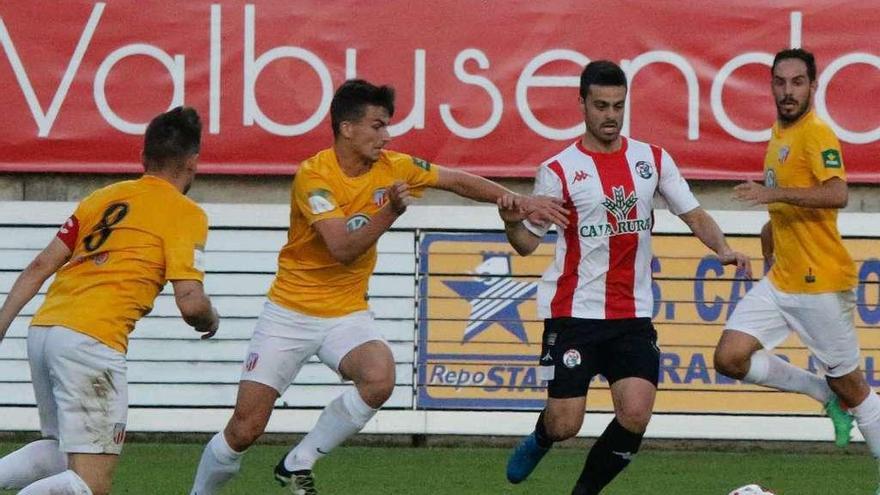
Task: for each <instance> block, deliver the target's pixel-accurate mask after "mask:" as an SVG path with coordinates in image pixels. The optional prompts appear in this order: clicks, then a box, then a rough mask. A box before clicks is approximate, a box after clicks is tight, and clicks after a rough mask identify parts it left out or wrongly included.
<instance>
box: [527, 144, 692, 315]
mask: <svg viewBox="0 0 880 495" xmlns="http://www.w3.org/2000/svg"><path fill="white" fill-rule="evenodd" d="M621 139H622V144H621V147H620V150H618V151H616V152H614V153H594V152H591V151H587V150H586V149H585V148H584V147H583V146H582V145H581V142H580V140H578V141H577V142H576V143H574V144H572V145H571V146H569V147H567V148H565V149H564V150H563V151H562V152H561V153H559V154H558V155H556V156H554V157H553V158H551V159H549V160H547V161H546V162H544V163H543V164H541V167H540V168H539V169H538V173H537V176H536V178H535V191H534V193H535V194H539V195H544V196H552V197H557V198H562V199H563V200H564V201H565V204H566V207H567V208H568V209H569V226H568V228H566V229H565V230H564V231H562V232H560V234H559V237H558V239H557V241H556V259H555V260H554V261H553V264H552V265H550V267H549V268H548V269H547V271H545V272H544V275H543V277H542V279H541V283H540V284H539V285H538V317H539V318H560V317H567V316H570V317H574V318H590V319H609V320H612V319H623V318H640V317H651V316H652V312H653V307H654V298H653V293H652V291H651V258H652V252H651V228H652V227H653V223H654V215H653V208H654V204H653V203H654V193H655V192H657V191H659V193H660V195H662V196H663V198H664V199H665V200H666V203H667V205H668V207H669V210H670V211H671V212H672V213H674V214H676V215H680V214H682V213H687V212H689V211H691V210H693V209H694V208H696V207H698V206H699V202H697V199H696V198H695V197H694V195H693V193H691V191H690V188H689V187H688V184H687V182H686V181H685V180H684V178H683V177H682V176H681V174H680V173H679V171H678V167H677V166H676V165H675V162H674V161H673V160H672V157H670V156H669V154H668V153H666V152H665V151H664V150H662V149H661V148H659V147H657V146H654V145H649V144H647V143H642V142H640V141H636V140H633V139H627V138H623V137H622V138H621ZM525 225H526V228H528V229H529V230H530V231H531V232H532V233H534V234H535V235H538V236H544V234H546V233H547V230H548V229H549V226H547V227H546V228H545V227H541V226H537V225H534V224H531V223H529V222H528V221H526V222H525Z"/></svg>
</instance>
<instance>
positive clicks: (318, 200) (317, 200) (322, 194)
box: [309, 189, 336, 215]
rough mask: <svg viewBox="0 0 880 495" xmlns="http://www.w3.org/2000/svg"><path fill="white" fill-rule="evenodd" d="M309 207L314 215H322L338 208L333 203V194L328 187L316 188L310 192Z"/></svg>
mask: <svg viewBox="0 0 880 495" xmlns="http://www.w3.org/2000/svg"><path fill="white" fill-rule="evenodd" d="M309 208H311V209H312V214H313V215H320V214H321V213H327V212H328V211H333V210H335V209H336V205H334V204H333V195H332V194H330V191H328V190H326V189H314V190H312V191H310V192H309Z"/></svg>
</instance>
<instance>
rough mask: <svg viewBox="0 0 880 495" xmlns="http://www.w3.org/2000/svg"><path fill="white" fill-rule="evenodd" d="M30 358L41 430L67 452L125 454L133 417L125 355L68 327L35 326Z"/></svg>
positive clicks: (32, 329) (30, 337) (29, 343)
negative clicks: (130, 420)
mask: <svg viewBox="0 0 880 495" xmlns="http://www.w3.org/2000/svg"><path fill="white" fill-rule="evenodd" d="M27 345H28V361H29V362H30V366H31V381H32V382H33V386H34V395H35V397H36V400H37V410H38V411H39V413H40V430H41V432H42V434H43V436H45V437H49V438H57V439H58V442H59V444H60V449H61V451H62V452H69V453H77V454H117V455H118V454H119V453H120V452H122V444H123V442H124V441H125V423H126V421H127V418H128V380H127V378H126V364H125V354H123V353H121V352H119V351H117V350H115V349H111V348H110V347H107V345H105V344H103V343H101V342H99V341H97V340H95V339H94V338H92V337H89V336H88V335H85V334H82V333H79V332H75V331H73V330H70V329H67V328H64V327H57V326H56V327H31V328H30V329H29V330H28V339H27Z"/></svg>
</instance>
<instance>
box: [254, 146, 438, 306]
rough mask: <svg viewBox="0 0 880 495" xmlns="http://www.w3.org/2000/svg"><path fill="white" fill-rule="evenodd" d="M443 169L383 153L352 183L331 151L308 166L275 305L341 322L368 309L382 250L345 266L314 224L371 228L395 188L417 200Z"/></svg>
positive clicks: (295, 200)
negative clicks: (404, 187)
mask: <svg viewBox="0 0 880 495" xmlns="http://www.w3.org/2000/svg"><path fill="white" fill-rule="evenodd" d="M437 178H438V170H437V167H435V166H432V165H431V164H430V163H428V162H426V161H424V160H421V159H419V158H415V157H412V156H409V155H405V154H403V153H396V152H394V151H383V152H382V154H381V155H380V157H379V159H378V160H377V161H376V162H375V163H374V164H373V166H372V168H370V170H369V172H367V173H365V174H363V175H360V176H357V177H349V176H347V175H346V174H345V173H344V172H343V171H342V169H341V168H340V167H339V162H338V161H337V159H336V153H335V152H334V151H333V149H332V148H331V149H326V150H324V151H321V152H320V153H318V154H317V155H315V156H313V157H311V158H309V159H308V160H306V161H304V162H303V163H302V164H301V166H300V169H299V171H298V172H297V173H296V177H294V180H293V188H292V192H291V204H290V230H288V233H287V244H285V245H284V247H283V248H282V249H281V253H280V254H279V255H278V274H277V275H276V277H275V281H274V282H273V283H272V288H271V289H270V290H269V299H271V300H272V301H273V302H275V303H276V304H278V305H281V306H283V307H286V308H289V309H292V310H294V311H298V312H300V313H304V314H307V315H311V316H319V317H325V318H329V317H337V316H343V315H347V314H349V313H353V312H355V311H361V310H365V309H367V307H368V305H367V297H366V295H367V283H368V282H369V279H370V275H372V273H373V268H375V266H376V246H375V244H374V245H373V246H371V247H370V249H369V250H367V252H365V253H364V254H363V255H361V256H360V257H359V258H357V259H356V260H355V261H354V262H353V263H351V264H349V265H343V264H342V263H340V262H338V261H336V260H335V259H334V258H333V256H331V255H330V251H329V250H328V249H327V246H326V244H324V241H323V239H321V236H320V234H318V231H317V230H315V228H314V223H315V222H318V221H321V220H327V219H331V218H339V219H343V220H345V222H346V226H347V227H348V231H349V232H351V231H354V230H357V229H359V228H361V227H363V226H364V225H366V224H367V223H369V222H370V219H371V218H372V217H373V215H375V214H376V212H378V211H379V209H380V208H382V207H383V206H384V205H385V202H386V196H385V191H386V189H387V188H388V187H390V186H391V185H392V184H393V183H394V182H397V181H401V182H405V183H407V184H409V186H410V188H411V189H410V191H411V193H412V194H413V195H414V196H419V195H420V194H421V192H422V191H423V190H424V189H425V188H426V187H429V186H433V185H434V184H436V183H437Z"/></svg>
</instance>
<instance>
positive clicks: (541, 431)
mask: <svg viewBox="0 0 880 495" xmlns="http://www.w3.org/2000/svg"><path fill="white" fill-rule="evenodd" d="M535 439H536V440H538V446H539V447H541V448H544V449H549V448H550V447H552V446H553V440H551V439H550V436H549V435H547V428H545V427H544V411H541V415H540V416H538V422H537V423H535Z"/></svg>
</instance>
